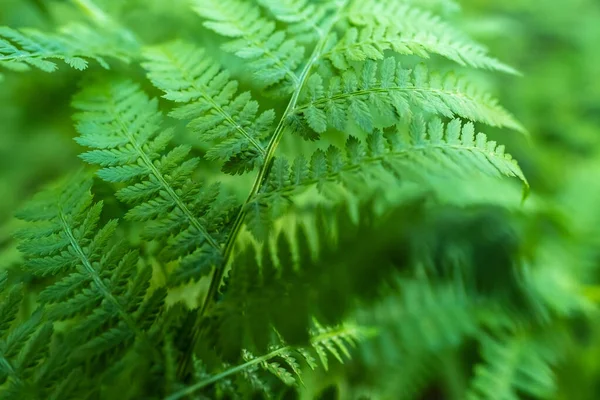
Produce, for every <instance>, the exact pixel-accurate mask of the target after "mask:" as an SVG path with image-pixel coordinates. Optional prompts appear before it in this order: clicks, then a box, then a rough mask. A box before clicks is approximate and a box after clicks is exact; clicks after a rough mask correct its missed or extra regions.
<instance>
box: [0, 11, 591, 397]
mask: <svg viewBox="0 0 600 400" xmlns="http://www.w3.org/2000/svg"><path fill="white" fill-rule="evenodd" d="M72 6H73V7H72V10H71V11H72V13H73V15H75V16H77V18H76V19H78V21H77V23H76V25H67V28H62V29H60V30H59V31H58V33H41V31H39V30H31V29H29V30H28V29H21V28H18V27H15V28H13V27H10V28H9V27H4V28H1V29H0V65H1V66H2V67H6V68H7V69H10V70H16V71H20V72H25V71H26V70H28V69H30V67H34V68H37V69H40V70H42V71H46V72H53V71H54V70H55V69H56V64H55V63H54V61H55V60H64V61H65V62H66V63H67V64H69V65H70V66H72V67H74V68H75V69H76V70H83V69H85V68H86V67H88V60H95V61H97V62H98V64H99V65H100V66H101V67H104V69H106V68H108V67H109V66H110V68H111V69H112V70H111V71H105V70H103V69H99V68H95V67H94V66H93V63H92V64H90V68H89V69H90V71H85V72H81V73H78V74H76V75H72V76H77V77H81V80H80V83H79V86H80V88H79V89H78V91H77V93H75V94H73V96H72V101H71V104H72V108H73V109H74V112H73V116H72V121H73V127H74V130H75V131H76V134H74V135H73V136H74V139H75V142H76V143H77V144H78V145H79V151H80V159H81V160H83V162H84V163H83V164H84V165H85V166H84V167H83V168H84V171H82V172H80V173H78V174H71V175H69V176H70V177H69V178H67V179H63V180H62V181H61V182H59V183H57V184H55V185H54V186H52V187H50V188H48V189H46V190H45V191H43V192H41V194H39V195H37V196H36V197H34V199H33V200H32V201H31V202H30V203H29V204H28V205H27V206H25V207H24V208H23V209H22V211H21V212H19V213H18V217H19V218H20V219H21V220H24V221H25V222H23V223H22V224H23V228H22V229H21V230H20V231H19V232H18V233H17V234H16V240H17V241H18V243H19V244H18V248H19V250H20V252H21V254H22V261H23V263H22V266H20V267H18V268H13V269H10V270H9V271H8V273H7V274H5V275H2V280H1V282H2V298H3V299H4V303H3V306H2V307H0V335H1V337H2V339H1V340H2V341H1V342H0V343H1V346H0V360H1V363H0V377H1V378H2V379H1V380H0V385H1V386H0V391H1V392H0V393H2V398H7V399H22V398H31V399H47V398H52V399H71V398H72V399H105V398H106V399H109V398H119V399H168V400H175V399H193V398H210V399H213V398H214V399H218V398H223V399H229V398H319V396H321V397H320V398H330V397H327V396H329V394H328V393H330V392H328V390H334V391H336V392H337V397H338V398H344V399H345V398H348V399H351V398H359V396H360V394H363V395H364V396H366V397H367V398H373V399H379V398H382V399H385V398H402V397H405V398H415V399H416V398H421V397H419V396H424V395H425V393H426V392H427V390H429V389H430V388H431V387H433V388H434V389H435V390H438V391H439V393H442V394H441V395H440V396H442V397H441V398H453V399H463V398H469V399H494V398H497V399H513V398H518V396H519V395H520V394H525V395H528V396H533V397H536V398H549V397H550V396H551V395H552V393H553V391H554V390H555V388H556V383H555V381H554V380H553V368H554V367H555V366H556V365H557V364H558V363H559V362H560V360H561V357H560V356H561V350H562V349H558V348H554V347H555V346H554V342H553V341H552V340H551V339H549V337H550V336H551V335H549V336H546V335H544V334H541V333H540V332H543V331H544V329H546V328H548V327H552V329H553V333H556V332H562V329H563V325H564V324H566V321H568V320H569V319H570V318H573V317H574V315H576V314H580V315H587V313H589V312H590V310H591V309H592V306H591V302H590V301H589V299H588V298H587V297H586V296H583V295H581V291H580V290H579V289H580V287H579V286H578V282H575V283H573V285H572V286H571V287H560V285H559V283H558V282H559V281H560V276H561V275H560V273H561V270H560V268H558V267H557V268H556V269H551V268H548V267H546V268H544V258H543V253H544V251H543V250H540V249H541V248H542V246H541V245H540V247H539V248H538V247H536V246H535V245H537V243H535V244H531V247H532V248H530V247H528V245H529V244H530V243H531V242H535V238H533V239H532V238H530V237H529V236H528V232H529V231H528V228H529V226H530V225H529V224H531V221H532V220H534V219H535V218H536V217H538V216H544V215H545V214H544V213H545V212H546V210H545V209H544V208H543V206H542V205H539V204H538V203H536V202H535V198H534V199H533V200H531V201H529V203H526V204H532V203H533V205H531V206H530V208H527V207H526V206H523V205H522V200H523V199H522V197H521V195H520V193H521V192H523V193H525V195H527V194H528V191H529V183H528V180H527V179H526V177H525V174H524V173H523V172H522V170H521V169H520V167H519V165H518V164H517V162H516V161H515V160H514V159H513V157H511V156H510V155H509V154H507V152H506V151H505V147H504V146H503V145H499V144H498V142H497V141H496V140H495V139H496V133H497V131H498V130H500V129H505V130H507V131H509V133H508V134H509V135H520V134H522V133H524V132H525V131H526V129H525V128H524V127H523V126H522V124H521V123H519V121H518V120H517V119H516V118H515V117H514V116H513V115H512V114H511V113H510V112H509V111H507V110H506V109H505V108H504V107H502V106H501V105H500V103H499V101H498V100H496V99H495V98H494V97H493V96H492V95H491V94H489V93H488V90H487V89H486V86H487V85H485V84H481V82H482V81H483V82H484V83H485V82H486V80H485V78H483V79H482V78H481V77H482V76H483V77H486V76H488V74H490V73H497V74H506V77H505V78H504V79H513V78H511V77H510V76H511V75H517V74H518V73H517V71H516V70H515V69H513V68H512V67H510V66H508V65H506V64H504V63H503V62H501V61H499V60H497V59H496V58H494V57H492V56H490V55H489V54H488V52H487V50H486V49H485V48H484V47H483V46H482V45H480V44H479V43H477V42H476V41H474V40H472V39H470V38H469V37H468V35H466V34H465V33H463V32H462V31H461V30H459V29H457V28H455V27H454V24H453V23H452V22H451V20H446V19H443V18H441V17H438V16H436V15H435V14H434V13H433V12H432V10H434V11H442V12H444V11H448V10H453V9H455V8H456V7H455V6H456V5H455V3H454V2H451V1H429V2H416V1H412V0H411V1H409V0H405V1H391V0H369V1H359V0H314V1H309V0H278V1H275V0H258V1H251V0H220V1H216V0H202V1H199V0H194V1H175V2H173V6H172V7H171V9H170V10H168V11H167V12H165V15H163V14H161V13H156V11H155V9H154V8H153V7H155V6H156V7H158V5H152V6H149V7H146V6H145V5H144V4H143V2H139V3H138V2H137V1H132V2H131V3H130V4H127V5H123V4H120V3H119V2H111V1H102V2H99V3H98V4H95V3H93V2H92V1H90V0H85V1H84V0H74V1H73V2H72ZM163 17H164V18H165V19H168V18H172V19H174V20H176V21H178V26H177V27H175V26H168V28H169V29H167V30H166V33H165V34H164V35H150V34H148V30H147V26H146V27H145V23H146V21H149V20H153V19H155V18H158V19H159V20H160V19H162V18H163ZM156 29H157V30H161V29H163V28H162V27H158V26H157V27H156ZM156 36H164V37H162V38H161V41H157V40H156ZM53 60H54V61H53ZM107 60H110V61H107ZM124 61H125V62H124ZM21 76H23V74H18V75H17V74H12V73H8V74H7V81H10V80H11V79H21V78H20V77H21ZM156 96H161V97H160V98H157V97H156ZM487 130H490V131H492V133H491V135H490V136H488V135H486V134H485V133H478V132H481V131H487ZM69 133H70V130H69ZM492 136H493V138H492ZM511 178H513V179H511ZM490 197H491V198H492V200H490ZM524 197H526V196H524ZM540 218H542V217H540ZM549 287H550V288H553V293H560V296H561V300H560V301H556V299H554V298H553V296H552V295H550V294H549V293H550V292H549V290H548V288H549ZM24 288H25V289H26V290H25V292H26V293H27V294H26V296H24V295H23V291H24ZM555 289H556V290H555ZM23 298H25V300H23ZM4 304H5V305H4ZM567 304H568V307H567V306H566V305H567ZM350 345H351V346H350ZM354 347H356V350H353V348H354ZM467 347H468V348H467ZM473 354H475V355H476V356H474V357H473V356H472V355H473ZM316 358H318V359H319V360H320V364H319V363H317V362H316V361H315V359H316ZM333 359H337V360H338V361H335V362H334V361H333ZM347 359H351V361H349V362H346V363H345V364H344V365H342V363H341V361H346V360H347ZM467 362H468V363H470V364H469V365H476V366H474V367H473V368H474V374H472V376H471V374H467V375H466V376H465V377H463V378H462V379H457V376H458V375H457V374H458V371H463V370H465V368H464V366H463V364H464V363H467ZM377 365H381V366H384V367H385V369H386V374H379V373H378V372H379V371H378V368H377ZM439 365H442V366H443V367H439ZM528 369H535V371H534V372H531V371H528ZM396 373H398V375H400V376H406V377H411V379H408V378H406V379H390V375H393V374H396ZM387 374H390V375H387ZM461 382H462V383H461ZM331 388H333V389H331ZM436 393H437V392H436ZM355 394H356V395H355Z"/></svg>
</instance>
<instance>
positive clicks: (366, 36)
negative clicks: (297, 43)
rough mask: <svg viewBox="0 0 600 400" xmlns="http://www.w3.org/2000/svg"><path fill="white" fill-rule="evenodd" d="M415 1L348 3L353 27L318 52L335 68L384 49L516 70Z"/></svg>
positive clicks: (372, 57) (378, 54)
mask: <svg viewBox="0 0 600 400" xmlns="http://www.w3.org/2000/svg"><path fill="white" fill-rule="evenodd" d="M420 6H421V5H420V4H414V5H407V4H403V2H401V1H400V2H399V1H395V0H378V1H372V2H365V1H360V0H357V1H354V2H352V4H351V5H350V7H349V10H348V14H347V15H348V19H349V21H350V23H351V24H352V25H354V26H352V27H350V28H349V29H348V30H346V32H345V34H344V37H343V38H342V39H341V40H340V41H338V40H337V38H336V37H335V36H333V37H332V38H330V43H336V44H335V45H334V46H333V47H331V48H330V49H328V50H327V52H326V53H324V54H323V57H324V58H328V59H329V60H331V61H332V63H333V65H334V66H336V68H340V69H346V68H348V61H363V60H366V59H369V60H379V59H383V52H384V51H385V50H388V49H390V50H393V51H395V52H397V53H399V54H406V55H416V56H419V57H422V58H429V54H430V53H431V54H439V55H441V56H443V57H445V58H447V59H449V60H451V61H454V62H456V63H458V64H460V65H464V66H470V67H474V68H482V69H488V70H496V71H503V72H507V73H511V74H515V73H517V72H516V71H515V70H514V69H513V68H511V67H509V66H508V65H506V64H504V63H502V62H500V61H498V60H497V59H495V58H492V57H490V56H489V55H488V54H487V50H486V49H485V48H484V47H483V46H481V45H479V44H478V43H476V42H474V41H473V40H471V39H469V38H468V37H466V35H464V34H462V33H460V32H458V31H457V30H455V29H454V28H452V27H451V26H450V25H448V24H446V23H445V22H443V21H442V20H441V19H440V18H439V17H437V16H434V15H432V14H431V13H430V12H429V11H425V10H422V9H419V8H417V7H420Z"/></svg>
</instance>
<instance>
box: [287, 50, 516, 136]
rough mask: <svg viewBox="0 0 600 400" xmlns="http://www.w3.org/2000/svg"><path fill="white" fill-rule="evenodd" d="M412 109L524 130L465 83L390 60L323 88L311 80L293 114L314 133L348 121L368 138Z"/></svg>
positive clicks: (341, 127)
mask: <svg viewBox="0 0 600 400" xmlns="http://www.w3.org/2000/svg"><path fill="white" fill-rule="evenodd" d="M414 109H418V110H422V111H423V112H428V113H433V114H438V115H442V116H445V117H454V116H458V117H462V118H466V119H469V120H472V121H478V122H483V123H486V124H488V125H491V126H500V127H503V126H504V127H510V128H513V129H517V130H522V127H521V126H520V125H519V123H517V122H516V121H515V119H514V118H513V117H512V116H511V115H510V114H509V113H508V112H507V111H505V110H504V109H503V108H502V107H500V106H499V105H498V103H497V101H496V100H494V99H492V98H491V97H490V96H489V95H487V94H482V93H481V92H480V91H479V90H478V89H476V88H475V87H474V86H473V85H471V84H470V83H468V81H466V80H464V79H457V78H456V77H455V76H454V74H449V75H447V76H445V77H442V76H441V75H439V74H437V73H431V74H430V73H429V72H428V70H427V67H426V66H425V65H424V64H419V65H418V66H417V67H415V69H414V70H410V69H403V68H402V66H401V64H400V63H396V61H395V60H394V59H393V58H387V59H386V60H385V61H384V62H383V63H381V64H377V63H375V62H369V61H368V62H365V63H364V64H363V66H362V68H361V69H360V70H359V71H353V70H349V71H346V72H344V73H343V74H342V76H341V77H339V76H334V77H332V78H331V79H329V82H328V84H327V88H326V87H325V84H324V80H323V78H322V77H321V76H320V75H317V74H315V75H312V76H311V77H310V79H309V81H308V85H307V90H306V93H305V98H304V101H301V102H300V104H299V105H298V106H297V107H296V108H295V110H294V111H295V113H296V114H297V115H302V117H303V118H304V120H305V121H306V123H307V124H308V126H309V127H310V128H311V129H312V130H314V131H315V132H317V133H322V132H324V131H325V130H326V129H327V128H328V127H333V128H336V129H338V130H341V131H344V130H345V129H346V127H347V125H348V122H349V121H352V122H353V123H355V124H356V125H358V126H359V127H360V128H361V129H363V130H365V131H367V132H371V131H372V130H373V128H374V127H376V126H377V121H378V120H380V121H382V123H384V124H385V123H386V122H387V124H390V123H393V122H394V121H397V120H398V118H404V119H405V118H408V117H410V115H411V113H412V110H414ZM378 115H379V116H380V118H378V119H376V118H377V116H378Z"/></svg>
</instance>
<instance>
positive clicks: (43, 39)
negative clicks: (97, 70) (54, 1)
mask: <svg viewBox="0 0 600 400" xmlns="http://www.w3.org/2000/svg"><path fill="white" fill-rule="evenodd" d="M133 46H134V44H133V43H131V42H127V41H126V40H125V38H123V37H119V34H118V32H111V31H110V30H108V31H107V32H105V33H101V32H99V31H97V30H96V28H95V27H91V26H88V25H83V24H72V25H68V26H65V27H64V28H62V29H61V30H60V32H59V33H58V34H48V33H44V32H41V31H39V30H36V29H21V30H16V29H12V28H10V27H0V67H3V68H7V69H10V70H15V71H27V70H29V69H30V68H31V67H35V68H38V69H40V70H42V71H45V72H53V71H55V70H56V69H57V65H56V63H55V62H53V61H51V60H52V59H59V60H64V62H65V63H67V64H68V65H69V66H70V67H72V68H75V69H77V70H84V69H86V68H87V67H88V61H87V60H86V59H92V60H95V61H96V62H98V63H99V64H100V65H101V66H102V67H104V68H109V66H108V63H107V61H106V60H105V57H114V58H119V59H121V60H125V61H127V60H128V59H129V58H130V57H131V55H130V52H131V51H132V48H134V47H133Z"/></svg>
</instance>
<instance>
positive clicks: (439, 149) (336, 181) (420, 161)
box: [249, 117, 528, 238]
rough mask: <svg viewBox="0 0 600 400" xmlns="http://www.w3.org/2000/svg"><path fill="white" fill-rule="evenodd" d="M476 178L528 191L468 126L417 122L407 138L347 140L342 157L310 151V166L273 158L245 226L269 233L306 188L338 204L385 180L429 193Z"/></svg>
mask: <svg viewBox="0 0 600 400" xmlns="http://www.w3.org/2000/svg"><path fill="white" fill-rule="evenodd" d="M480 175H484V176H490V177H502V176H508V177H517V178H519V179H520V180H521V181H522V182H523V184H524V186H525V188H527V187H528V183H527V180H526V179H525V177H524V175H523V173H522V171H521V169H520V168H519V166H518V165H517V163H516V162H515V161H514V160H513V159H512V157H511V156H510V155H508V154H505V152H504V147H503V146H498V145H497V144H496V142H493V141H488V139H487V138H486V136H485V134H483V133H479V134H477V135H475V130H474V127H473V124H472V123H466V124H463V123H462V122H461V121H460V120H458V119H455V120H452V121H451V122H449V123H448V124H447V125H446V124H443V123H442V122H441V121H440V120H439V119H432V120H431V121H429V123H425V121H424V120H423V118H421V117H417V118H415V120H414V121H413V124H411V127H410V129H409V130H408V132H404V131H403V129H402V128H400V127H399V128H398V130H396V131H389V132H387V131H386V132H385V133H384V132H381V131H375V132H374V133H373V134H372V135H371V136H369V138H368V140H366V142H363V141H361V140H359V139H357V138H355V137H353V136H350V137H349V138H348V140H347V141H346V146H345V149H344V151H342V150H340V149H339V148H338V147H335V146H330V147H329V148H328V149H327V150H326V151H322V150H317V151H315V152H314V153H313V154H312V156H311V157H310V160H307V159H306V158H305V157H303V156H301V157H298V158H296V159H295V160H294V162H293V163H292V164H291V165H290V164H289V162H288V161H287V160H286V159H285V158H278V159H277V160H275V163H274V165H273V169H272V172H271V175H270V178H269V181H268V183H267V186H266V188H265V190H264V191H263V192H261V193H260V194H259V195H258V196H257V197H256V199H255V200H254V201H253V202H252V203H250V204H249V208H250V209H251V210H252V213H251V214H250V215H249V224H250V227H251V228H252V229H253V233H255V235H257V237H259V238H264V236H265V232H268V231H269V229H268V227H265V225H268V223H269V221H273V220H275V219H276V218H278V217H279V216H281V215H284V214H285V212H286V210H287V209H288V208H289V205H290V204H291V203H293V199H294V196H297V195H299V194H301V193H303V192H304V191H307V190H308V189H310V188H312V187H316V188H317V189H318V190H319V192H321V193H322V194H323V195H324V196H325V197H326V198H329V199H330V200H333V201H336V200H339V199H340V198H343V196H342V194H343V192H344V190H346V191H349V192H351V193H353V194H354V195H357V196H361V195H364V194H365V190H366V188H368V187H373V186H375V187H378V186H379V185H384V186H385V185H387V184H389V182H390V180H389V179H386V178H385V177H386V176H387V177H388V178H391V181H392V182H398V181H399V182H417V183H419V184H420V185H427V186H428V187H431V188H432V189H434V190H435V188H436V187H437V188H440V186H441V185H440V182H441V181H442V180H446V179H450V180H453V179H472V178H475V177H477V176H480ZM379 187H380V186H379ZM440 189H441V188H440ZM367 193H368V191H367Z"/></svg>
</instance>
